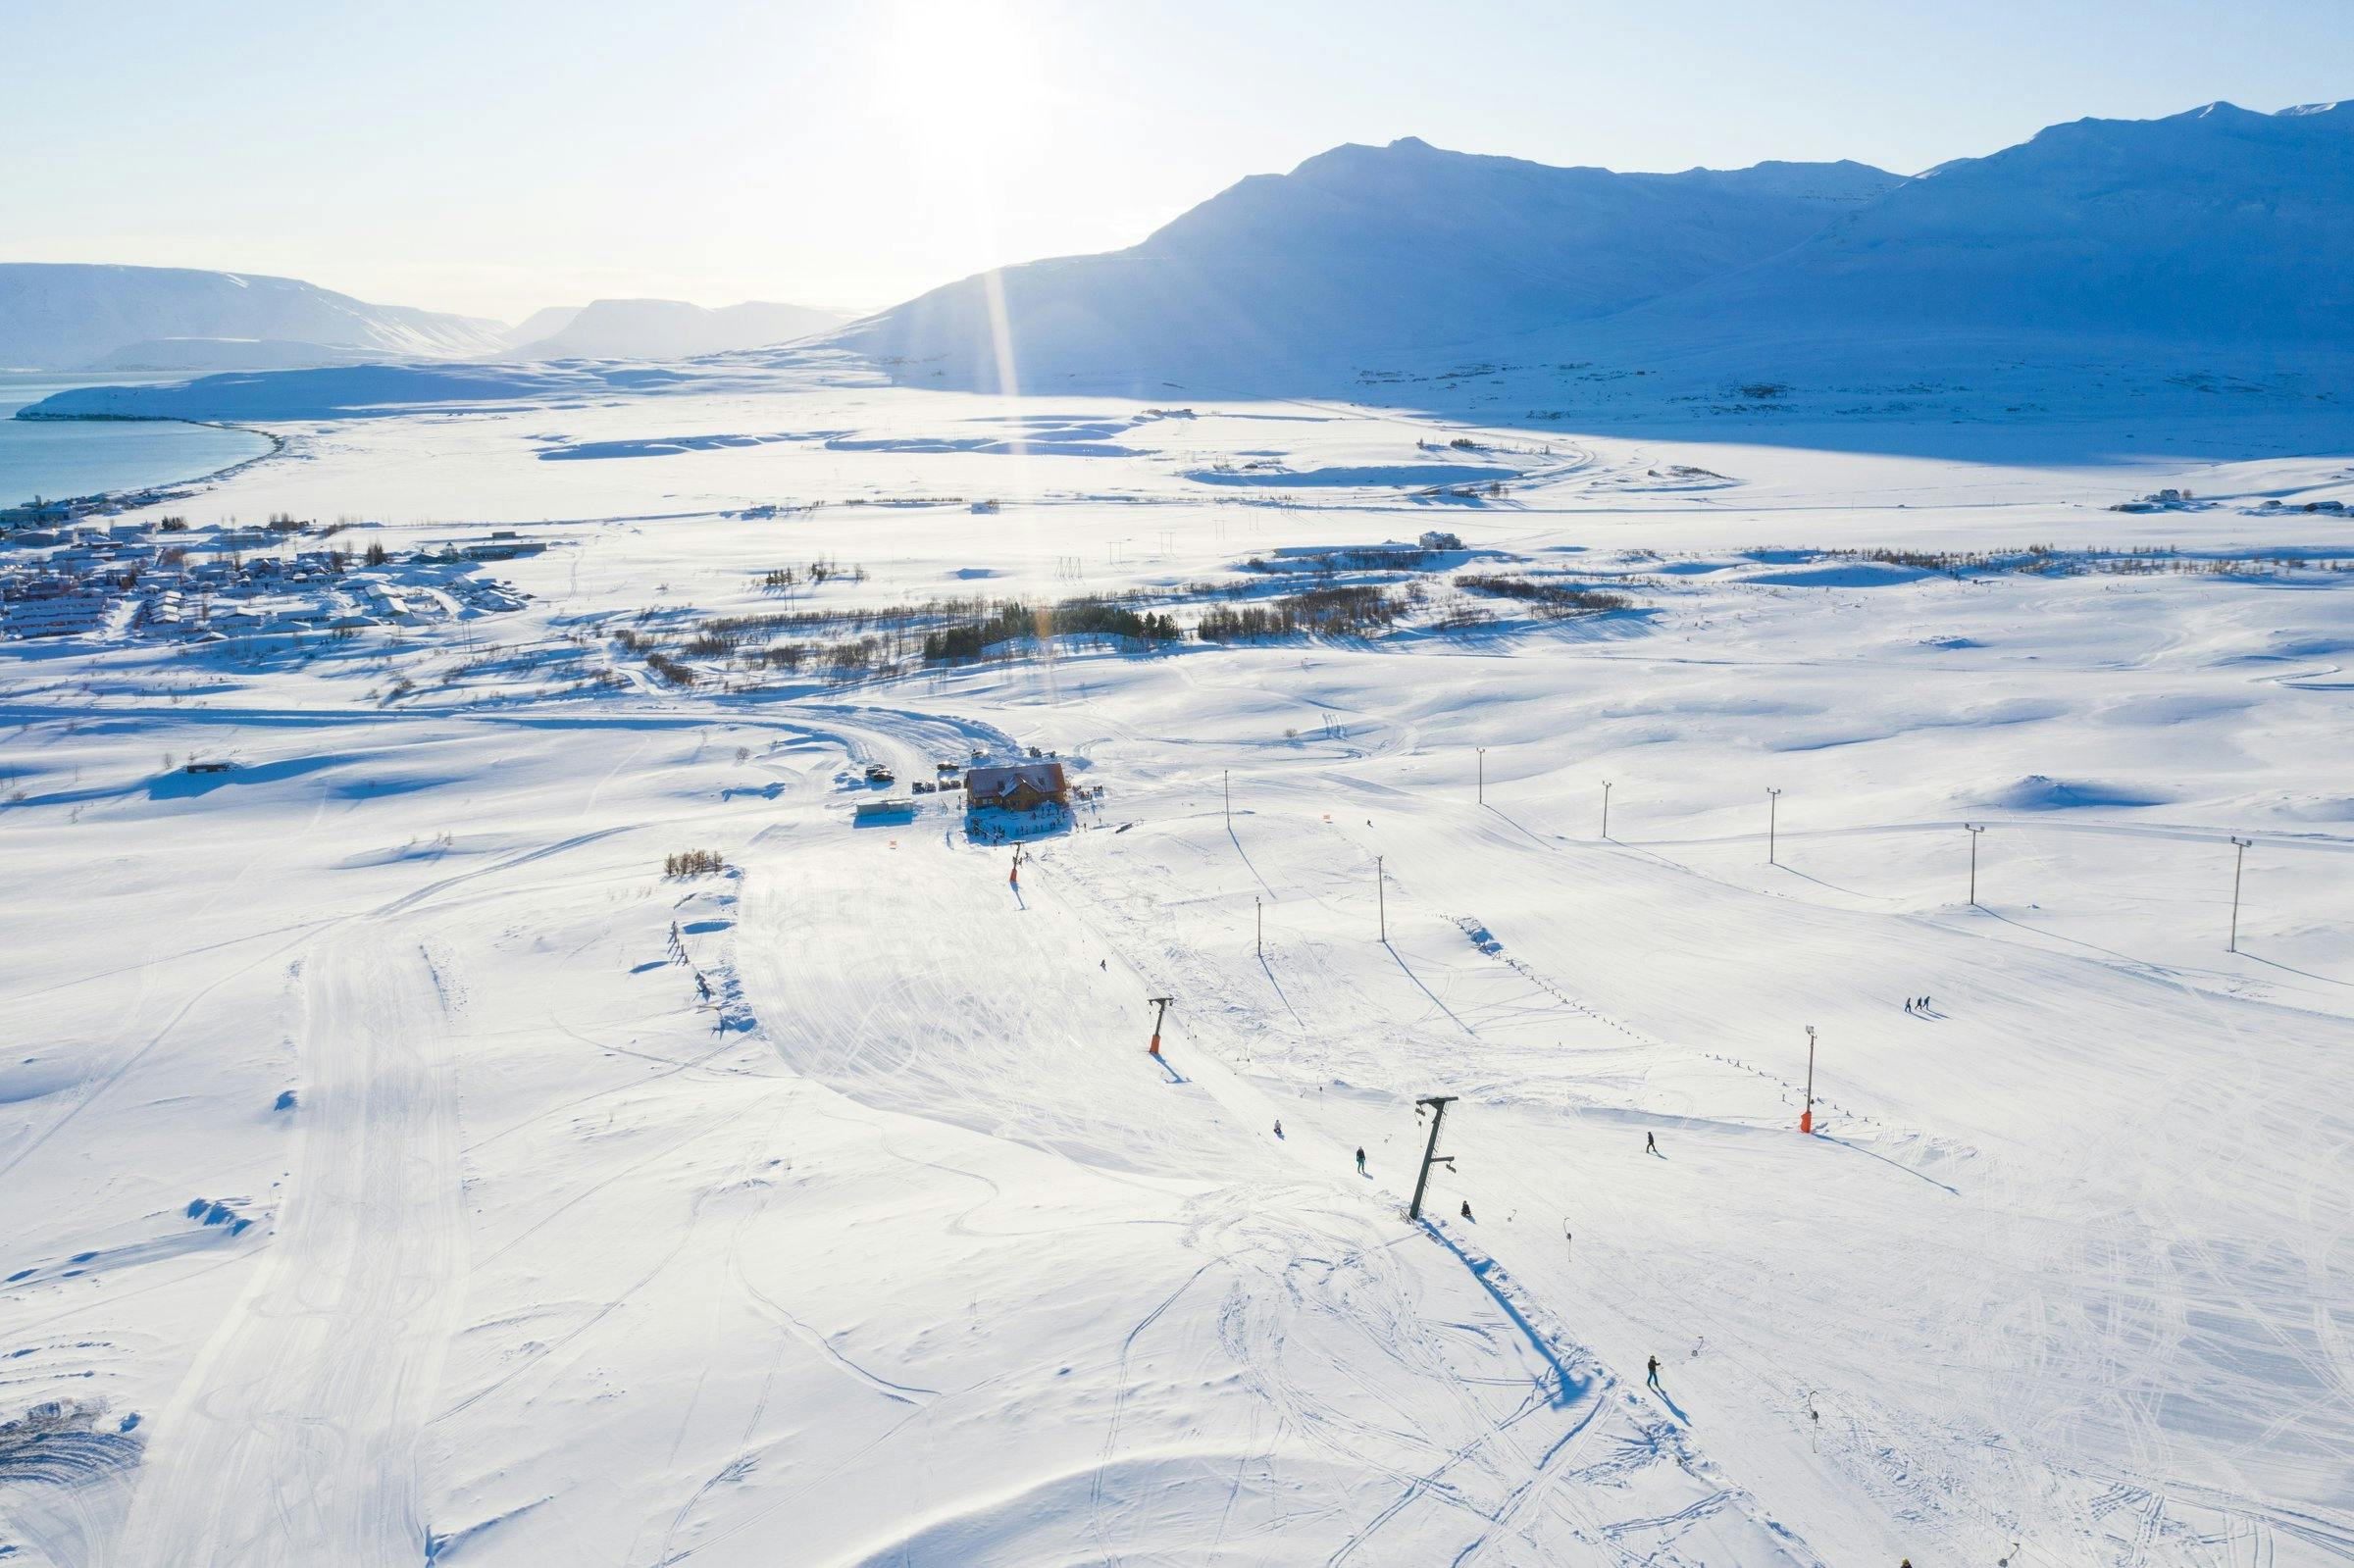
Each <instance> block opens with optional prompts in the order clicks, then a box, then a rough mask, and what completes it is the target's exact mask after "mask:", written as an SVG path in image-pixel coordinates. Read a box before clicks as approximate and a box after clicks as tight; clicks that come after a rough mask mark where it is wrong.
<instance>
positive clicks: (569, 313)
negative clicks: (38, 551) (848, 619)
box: [0, 262, 846, 373]
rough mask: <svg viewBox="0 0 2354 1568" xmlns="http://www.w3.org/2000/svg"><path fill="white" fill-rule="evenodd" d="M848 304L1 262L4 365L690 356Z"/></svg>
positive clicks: (163, 366) (231, 366)
mask: <svg viewBox="0 0 2354 1568" xmlns="http://www.w3.org/2000/svg"><path fill="white" fill-rule="evenodd" d="M845 319H846V318H845V317H844V314H843V313H841V312H837V311H823V310H808V309H803V308H802V307H799V306H795V305H773V304H762V303H750V304H743V305H734V306H730V307H728V308H727V309H724V310H706V309H704V308H703V307H702V306H700V305H690V304H685V303H683V302H680V301H677V300H662V299H600V300H597V301H595V302H594V303H592V304H589V305H586V306H569V307H559V308H556V309H552V310H543V311H540V312H538V313H537V314H535V315H534V316H532V317H531V318H530V319H528V320H527V321H525V322H524V323H523V324H522V326H520V327H518V328H515V329H509V328H507V327H505V326H503V325H502V324H500V323H498V322H493V321H485V320H481V319H479V318H476V317H470V316H450V315H444V314H442V313H440V312H436V311H426V310H410V309H406V308H403V307H400V306H394V305H371V304H368V303H367V302H366V301H364V300H358V299H354V298H352V297H351V296H350V295H348V294H338V293H336V292H334V291H333V289H326V288H321V287H319V286H318V285H316V284H313V283H306V282H302V281H300V280H299V279H297V278H264V277H260V276H257V275H254V274H249V273H214V272H201V271H196V270H192V269H187V268H178V267H111V266H92V265H78V264H53V263H36V262H11V263H0V368H6V369H25V370H55V371H85V370H86V371H101V372H103V371H157V370H161V371H188V372H194V373H205V372H216V371H255V370H282V369H296V368H309V367H320V366H335V365H354V364H384V363H393V362H402V361H419V360H428V361H430V360H462V361H466V360H471V361H486V360H507V359H524V360H547V359H574V358H582V359H591V358H605V359H687V358H691V357H693V356H695V355H699V354H715V353H722V352H726V351H729V350H733V349H746V348H765V347H769V346H772V345H775V344H779V343H786V342H791V341H792V340H793V339H794V338H798V337H805V336H807V335H809V334H810V333H812V332H817V331H824V330H826V329H830V328H835V327H839V326H840V325H842V323H843V322H844V320H845Z"/></svg>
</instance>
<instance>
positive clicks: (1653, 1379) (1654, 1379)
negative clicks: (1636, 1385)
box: [1643, 1355, 1665, 1393]
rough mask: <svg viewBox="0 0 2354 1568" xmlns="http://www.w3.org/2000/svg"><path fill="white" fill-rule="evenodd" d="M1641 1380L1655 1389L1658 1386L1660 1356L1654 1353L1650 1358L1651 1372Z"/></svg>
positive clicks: (1662, 1390)
mask: <svg viewBox="0 0 2354 1568" xmlns="http://www.w3.org/2000/svg"><path fill="white" fill-rule="evenodd" d="M1643 1381H1644V1382H1645V1383H1648V1384H1650V1385H1651V1386H1652V1387H1653V1388H1655V1389H1658V1388H1659V1387H1660V1358H1659V1357H1658V1356H1656V1355H1655V1356H1653V1357H1652V1358H1651V1372H1650V1374H1649V1375H1648V1376H1646V1377H1645V1378H1644V1380H1643ZM1660 1391H1661V1392H1663V1393H1664V1392H1665V1390H1664V1389H1661V1390H1660Z"/></svg>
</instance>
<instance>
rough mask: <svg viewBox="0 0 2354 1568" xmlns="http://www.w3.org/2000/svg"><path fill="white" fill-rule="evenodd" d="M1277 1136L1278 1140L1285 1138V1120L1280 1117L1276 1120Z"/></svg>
mask: <svg viewBox="0 0 2354 1568" xmlns="http://www.w3.org/2000/svg"><path fill="white" fill-rule="evenodd" d="M1275 1136H1276V1137H1277V1138H1281V1137H1283V1118H1282V1117H1280V1116H1278V1117H1276V1118H1275Z"/></svg>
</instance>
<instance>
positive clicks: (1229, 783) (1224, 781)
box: [1218, 768, 1234, 822]
mask: <svg viewBox="0 0 2354 1568" xmlns="http://www.w3.org/2000/svg"><path fill="white" fill-rule="evenodd" d="M1218 782H1219V787H1221V788H1223V789H1224V790H1225V791H1226V820H1227V821H1228V822H1232V821H1234V775H1233V773H1231V772H1230V771H1228V770H1227V769H1224V768H1220V769H1219V770H1218Z"/></svg>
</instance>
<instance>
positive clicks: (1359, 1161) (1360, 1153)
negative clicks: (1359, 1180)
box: [1356, 1148, 1365, 1176]
mask: <svg viewBox="0 0 2354 1568" xmlns="http://www.w3.org/2000/svg"><path fill="white" fill-rule="evenodd" d="M1356 1174H1357V1175H1359V1176H1362V1175H1364V1174H1365V1151H1364V1150H1363V1149H1362V1148H1359V1149H1358V1150H1357V1151H1356Z"/></svg>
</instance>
